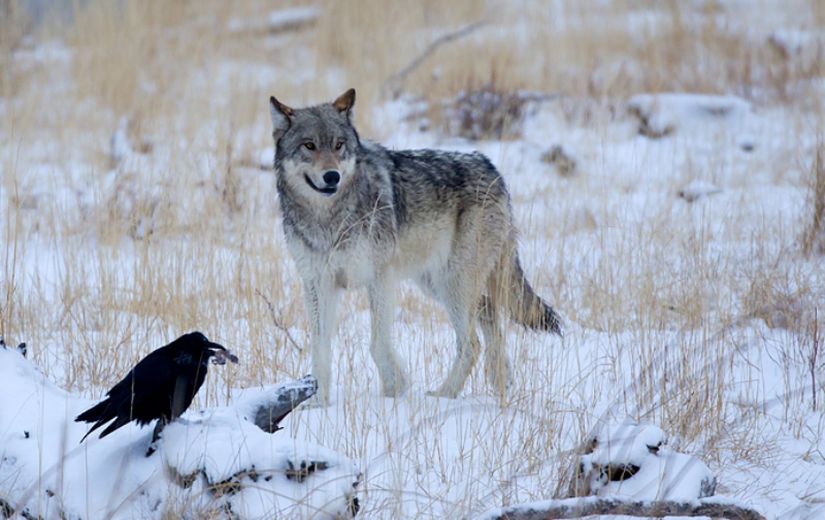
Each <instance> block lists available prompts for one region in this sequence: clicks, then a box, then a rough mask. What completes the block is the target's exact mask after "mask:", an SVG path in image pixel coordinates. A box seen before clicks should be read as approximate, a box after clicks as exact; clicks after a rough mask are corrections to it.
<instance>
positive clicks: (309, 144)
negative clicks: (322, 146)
mask: <svg viewBox="0 0 825 520" xmlns="http://www.w3.org/2000/svg"><path fill="white" fill-rule="evenodd" d="M304 148H306V149H307V150H315V143H313V142H312V141H307V142H305V143H304Z"/></svg>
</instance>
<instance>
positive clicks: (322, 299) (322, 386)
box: [304, 280, 340, 404]
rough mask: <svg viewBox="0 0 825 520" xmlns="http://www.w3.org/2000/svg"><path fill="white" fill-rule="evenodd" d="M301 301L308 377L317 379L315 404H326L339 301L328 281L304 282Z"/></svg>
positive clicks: (337, 294)
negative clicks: (307, 330)
mask: <svg viewBox="0 0 825 520" xmlns="http://www.w3.org/2000/svg"><path fill="white" fill-rule="evenodd" d="M304 287H305V290H304V299H305V304H306V313H307V320H308V321H309V326H310V354H311V355H312V375H314V376H315V377H316V378H317V379H318V393H317V394H316V395H317V401H318V402H319V403H320V404H326V403H328V402H329V394H330V385H331V384H332V381H331V379H332V377H331V372H332V344H331V342H332V335H333V333H334V332H335V318H336V311H337V309H338V300H339V299H340V290H338V289H336V288H335V287H334V285H333V284H332V283H331V281H326V280H308V281H305V283H304Z"/></svg>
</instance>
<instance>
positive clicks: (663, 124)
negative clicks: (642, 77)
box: [627, 93, 751, 139]
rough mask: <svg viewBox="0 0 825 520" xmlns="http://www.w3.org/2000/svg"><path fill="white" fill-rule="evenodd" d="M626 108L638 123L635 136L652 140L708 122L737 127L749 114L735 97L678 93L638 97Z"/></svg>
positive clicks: (748, 107)
mask: <svg viewBox="0 0 825 520" xmlns="http://www.w3.org/2000/svg"><path fill="white" fill-rule="evenodd" d="M627 108H628V111H629V112H630V114H631V115H633V116H634V117H636V118H637V119H638V120H639V133H640V134H641V135H644V136H646V137H651V138H654V139H655V138H661V137H665V136H667V135H670V134H672V133H673V132H675V131H676V130H677V129H689V128H690V127H692V126H696V125H698V124H706V123H708V122H709V121H715V122H718V121H726V122H728V123H729V124H739V123H740V122H741V121H742V120H743V119H744V118H745V117H746V116H747V115H748V114H750V113H751V105H750V103H748V102H747V101H745V100H744V99H742V98H739V97H736V96H712V95H705V94H681V93H662V94H639V95H636V96H633V97H632V98H630V100H629V101H628V103H627Z"/></svg>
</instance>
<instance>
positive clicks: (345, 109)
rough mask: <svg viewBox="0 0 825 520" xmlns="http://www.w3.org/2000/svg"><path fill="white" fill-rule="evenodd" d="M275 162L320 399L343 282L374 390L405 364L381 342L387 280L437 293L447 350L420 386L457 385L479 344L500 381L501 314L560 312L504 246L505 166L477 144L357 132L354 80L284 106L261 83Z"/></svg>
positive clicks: (448, 392) (399, 380)
mask: <svg viewBox="0 0 825 520" xmlns="http://www.w3.org/2000/svg"><path fill="white" fill-rule="evenodd" d="M269 101H270V115H271V117H272V128H273V131H272V138H273V140H274V142H275V159H274V167H275V174H276V184H277V192H278V197H279V201H280V206H281V212H282V217H283V229H284V234H285V236H286V244H287V248H288V250H289V251H290V254H291V256H292V258H293V260H294V262H295V264H296V266H297V270H298V272H299V273H300V276H301V279H302V284H303V294H304V299H305V305H306V313H307V319H308V321H309V324H310V353H311V356H312V371H313V374H314V375H315V376H316V377H317V379H318V383H319V399H320V401H321V402H327V401H328V398H329V390H330V370H331V348H330V341H331V338H332V335H333V333H334V328H335V325H336V310H337V306H338V303H339V300H340V297H341V294H342V292H343V291H344V290H346V289H351V288H366V290H367V293H368V297H369V308H370V316H371V319H370V327H371V334H370V353H371V355H372V359H373V361H374V362H375V364H376V366H377V368H378V374H379V376H380V379H381V385H382V390H383V393H384V395H386V396H391V397H392V396H397V395H399V394H401V393H402V392H403V391H404V390H405V388H406V386H407V382H408V379H407V376H406V374H405V371H404V370H403V369H402V367H401V362H400V360H399V357H398V354H397V353H396V351H395V350H394V349H393V347H392V322H393V316H394V314H395V296H396V290H397V286H398V285H399V282H400V281H401V280H403V279H411V280H413V281H414V282H415V283H416V284H417V285H418V287H420V288H421V289H422V290H423V291H424V292H425V293H426V294H428V295H430V296H432V297H434V298H435V299H436V300H438V301H439V302H441V304H442V305H443V306H444V308H445V310H446V312H447V314H448V316H449V319H450V322H451V323H452V326H453V328H454V329H455V344H456V355H455V358H454V359H453V361H452V365H451V367H450V368H449V371H448V374H447V377H446V379H445V380H444V382H443V383H442V384H441V385H440V386H439V387H438V388H437V389H436V390H435V391H433V392H430V394H431V395H437V396H445V397H451V398H454V397H456V396H457V395H458V394H459V392H460V391H461V390H462V388H463V386H464V383H465V381H466V379H467V377H468V376H469V375H470V373H471V371H472V369H473V367H474V365H475V363H476V361H477V359H478V358H479V355H480V342H479V339H478V336H477V334H476V328H477V327H476V326H477V325H478V326H479V327H480V329H481V331H482V334H483V337H484V344H485V376H486V381H487V382H488V383H489V384H490V385H491V386H492V387H493V388H494V389H495V390H497V391H498V392H499V393H500V394H503V393H504V392H505V391H506V389H507V387H508V385H509V381H510V372H511V367H510V362H509V360H508V359H507V354H506V353H505V351H504V348H503V343H504V339H503V338H504V336H503V331H502V328H501V327H502V319H503V317H504V316H507V317H510V318H512V319H513V320H515V321H516V322H518V323H520V324H521V325H523V326H526V327H528V328H530V329H535V330H539V331H548V332H553V333H555V334H558V335H561V332H562V330H561V319H560V317H559V315H558V314H557V313H556V311H555V310H554V309H553V308H552V307H551V306H550V305H548V304H547V303H545V302H544V301H543V300H542V299H541V298H540V297H539V296H538V295H537V294H536V293H535V291H534V290H533V289H532V287H531V286H530V284H529V283H528V281H527V279H526V278H525V275H524V272H523V270H522V266H521V262H520V260H519V256H518V252H517V250H516V229H515V227H514V224H513V212H512V208H511V204H510V196H509V193H508V191H507V188H506V186H505V184H504V180H503V179H502V177H501V175H500V174H499V172H498V170H496V168H495V167H494V166H493V164H492V163H491V162H490V160H489V159H488V158H487V157H485V156H484V155H482V154H480V153H458V152H449V151H436V150H429V149H424V150H401V151H395V150H389V149H386V148H384V147H383V146H381V145H379V144H377V143H374V142H370V141H367V140H362V139H361V138H360V137H359V135H358V132H357V131H356V129H355V126H354V125H353V122H352V116H353V106H354V104H355V90H354V89H349V90H347V91H346V92H345V93H343V94H342V95H341V96H339V97H338V98H336V99H335V100H334V101H333V102H331V103H324V104H321V105H316V106H310V107H306V108H297V109H295V108H291V107H289V106H287V105H285V104H283V103H281V102H280V101H278V100H277V99H276V98H275V97H274V96H272V97H270V100H269Z"/></svg>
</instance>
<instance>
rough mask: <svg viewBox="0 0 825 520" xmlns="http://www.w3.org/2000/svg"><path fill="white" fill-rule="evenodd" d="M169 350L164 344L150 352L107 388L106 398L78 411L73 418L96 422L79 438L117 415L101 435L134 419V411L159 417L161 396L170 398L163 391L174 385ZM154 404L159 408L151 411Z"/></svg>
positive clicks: (161, 407) (144, 417)
mask: <svg viewBox="0 0 825 520" xmlns="http://www.w3.org/2000/svg"><path fill="white" fill-rule="evenodd" d="M168 354H169V351H168V349H167V348H166V347H162V348H160V349H158V350H155V351H154V352H151V353H150V354H149V355H147V356H146V357H144V358H143V359H141V360H140V361H139V362H138V364H137V365H135V367H134V368H133V369H132V370H130V371H129V373H128V374H126V377H124V378H123V379H121V380H120V381H118V383H117V384H115V386H113V387H112V388H111V390H109V391H108V392H106V395H107V398H106V399H104V400H103V401H101V402H100V403H98V404H96V405H95V406H93V407H92V408H90V409H88V410H86V411H85V412H83V413H81V414H80V415H78V416H77V418H76V419H75V421H84V422H95V425H94V426H93V427H92V428H91V429H90V430H89V431H88V432H87V433H86V435H84V436H83V439H81V441H80V442H83V440H85V439H86V437H87V436H88V435H89V434H90V433H92V432H93V431H95V430H97V429H98V428H100V427H101V426H103V425H104V424H106V423H107V422H109V421H111V420H112V419H116V420H115V421H114V422H113V423H112V424H110V425H109V426H108V427H107V428H106V429H105V430H104V431H103V432H102V433H101V434H100V438H103V437H105V436H106V435H108V434H110V433H112V432H113V431H115V430H116V429H118V428H120V427H121V426H123V425H125V424H126V423H128V422H129V421H131V420H133V419H136V418H137V417H136V412H137V411H140V412H143V413H140V416H141V418H142V419H145V421H144V422H149V421H150V420H151V419H153V418H155V417H159V416H160V415H161V410H162V409H163V402H164V401H163V399H166V400H167V401H168V399H169V397H168V396H166V397H165V396H164V395H165V394H166V393H169V392H170V386H171V387H173V386H174V381H175V367H174V362H173V361H172V359H171V357H170V356H169V355H168ZM153 407H157V408H158V413H156V414H155V413H153V411H154V410H153V409H152V408H153ZM148 416H151V418H148Z"/></svg>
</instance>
